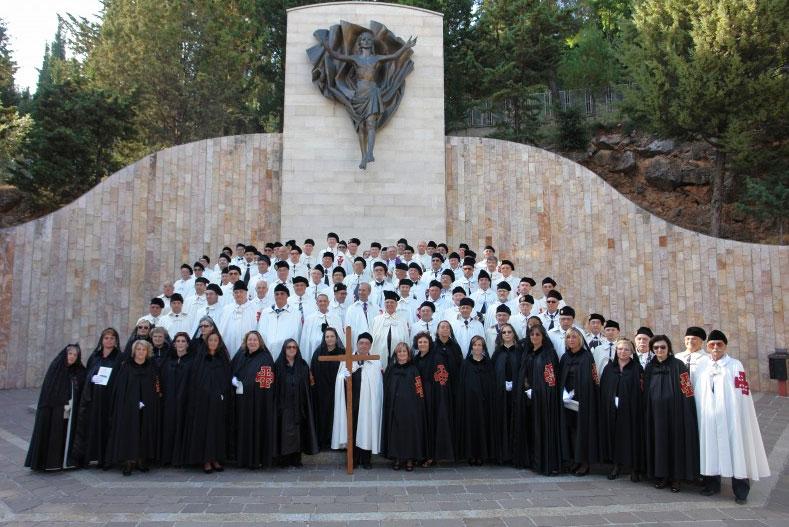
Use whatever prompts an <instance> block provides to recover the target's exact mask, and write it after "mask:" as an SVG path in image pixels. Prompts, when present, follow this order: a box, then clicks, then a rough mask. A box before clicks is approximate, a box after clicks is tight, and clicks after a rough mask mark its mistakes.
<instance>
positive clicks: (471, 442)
mask: <svg viewBox="0 0 789 527" xmlns="http://www.w3.org/2000/svg"><path fill="white" fill-rule="evenodd" d="M458 380H459V382H458V385H459V389H458V397H457V399H455V423H457V427H456V429H457V435H458V445H459V449H458V453H457V458H458V459H482V460H483V461H484V460H487V459H492V458H493V456H494V450H493V444H494V442H495V438H494V436H493V422H492V420H493V406H494V398H495V394H494V386H493V385H494V384H495V383H496V374H495V372H494V371H493V363H492V362H491V360H490V357H488V356H487V355H483V357H482V360H480V361H479V362H478V361H476V360H474V357H473V355H472V354H471V353H469V354H468V356H467V357H466V359H465V360H464V361H463V365H462V366H461V368H460V374H459V376H458Z"/></svg>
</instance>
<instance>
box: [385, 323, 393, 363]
mask: <svg viewBox="0 0 789 527" xmlns="http://www.w3.org/2000/svg"><path fill="white" fill-rule="evenodd" d="M386 349H387V350H388V352H389V356H390V357H391V356H392V326H389V332H388V333H387V334H386Z"/></svg>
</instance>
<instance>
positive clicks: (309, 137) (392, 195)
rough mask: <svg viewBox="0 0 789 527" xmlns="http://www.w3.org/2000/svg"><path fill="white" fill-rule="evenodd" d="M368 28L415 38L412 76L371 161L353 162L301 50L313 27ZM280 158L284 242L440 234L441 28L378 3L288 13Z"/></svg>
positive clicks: (424, 15)
mask: <svg viewBox="0 0 789 527" xmlns="http://www.w3.org/2000/svg"><path fill="white" fill-rule="evenodd" d="M341 20H346V21H348V22H352V23H355V24H358V25H361V26H365V27H369V23H370V21H371V20H375V21H377V22H380V23H382V24H384V25H385V26H387V27H388V28H389V29H390V30H391V31H392V32H394V33H395V34H396V35H397V36H399V37H401V38H403V39H407V38H408V37H409V36H411V35H414V36H416V37H418V42H417V44H416V46H415V47H414V48H413V51H414V55H413V57H412V59H413V61H414V71H413V72H412V73H411V74H410V75H409V76H408V77H407V78H406V81H405V94H404V96H403V99H402V102H401V104H400V107H399V108H398V110H397V112H396V113H395V114H394V116H393V117H392V119H391V120H390V121H389V123H387V124H386V126H385V127H384V128H383V129H381V130H379V132H378V137H377V140H376V144H375V159H376V161H375V162H374V163H370V164H369V165H368V167H367V170H361V169H359V168H358V164H359V160H360V157H361V154H360V151H359V143H358V140H357V136H356V131H355V129H354V126H353V122H352V121H351V119H350V117H349V116H348V114H347V112H346V110H345V108H344V107H343V106H342V105H340V104H338V103H335V102H333V101H331V100H329V99H327V98H325V97H324V96H323V95H322V94H321V93H320V91H319V90H318V89H317V88H316V87H315V86H313V84H312V78H311V74H310V71H311V64H310V62H309V60H308V58H307V53H306V50H307V49H308V48H310V47H312V46H314V45H315V44H317V43H318V41H317V40H316V39H315V37H314V36H313V32H314V31H316V30H317V29H328V28H329V27H330V26H332V25H334V24H338V23H339V22H340V21H341ZM285 57H286V59H285V116H284V133H283V158H282V205H281V208H282V223H281V225H282V230H281V237H282V238H283V239H289V238H295V239H297V240H303V239H304V238H306V237H314V238H317V239H318V240H319V243H320V241H322V239H323V238H325V236H326V233H327V232H329V231H335V232H337V233H338V234H339V235H340V237H342V238H348V237H351V236H357V237H359V238H360V239H361V240H362V243H363V244H364V245H367V244H369V242H371V241H376V240H377V241H380V242H389V243H391V242H394V241H395V240H396V239H397V238H399V237H400V236H402V235H404V234H408V235H410V236H412V237H419V238H431V239H443V238H444V237H445V236H446V231H445V229H446V212H445V211H446V201H445V184H444V151H445V145H444V57H443V22H442V16H441V14H439V13H434V12H432V11H427V10H424V9H418V8H413V7H406V6H400V5H392V4H384V3H378V2H335V3H329V4H318V5H311V6H305V7H299V8H294V9H291V10H289V11H288V35H287V48H286V55H285Z"/></svg>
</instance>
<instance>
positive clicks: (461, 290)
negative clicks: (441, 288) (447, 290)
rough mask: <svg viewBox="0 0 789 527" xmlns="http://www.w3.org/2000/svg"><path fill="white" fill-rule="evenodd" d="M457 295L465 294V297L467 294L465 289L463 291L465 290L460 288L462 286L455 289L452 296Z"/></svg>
mask: <svg viewBox="0 0 789 527" xmlns="http://www.w3.org/2000/svg"><path fill="white" fill-rule="evenodd" d="M456 293H462V294H464V295H465V294H466V290H465V289H463V288H462V287H460V286H456V287H455V288H454V289H452V294H453V295H454V294H456Z"/></svg>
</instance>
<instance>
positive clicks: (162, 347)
mask: <svg viewBox="0 0 789 527" xmlns="http://www.w3.org/2000/svg"><path fill="white" fill-rule="evenodd" d="M151 344H152V345H153V347H152V348H151V349H152V350H153V351H152V352H151V360H152V361H153V363H154V365H155V366H156V367H157V368H158V367H160V366H161V365H162V362H164V359H166V358H167V357H169V356H170V349H171V348H172V345H173V342H172V340H171V339H170V334H169V333H167V330H166V329H164V328H163V327H155V328H153V329H152V330H151Z"/></svg>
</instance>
